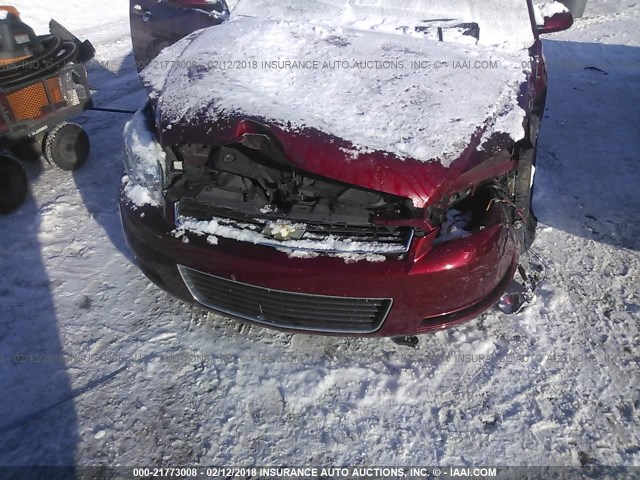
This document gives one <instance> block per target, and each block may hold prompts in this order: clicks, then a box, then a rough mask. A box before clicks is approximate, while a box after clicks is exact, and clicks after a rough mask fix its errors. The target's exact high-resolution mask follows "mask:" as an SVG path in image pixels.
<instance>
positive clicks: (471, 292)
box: [120, 0, 573, 337]
mask: <svg viewBox="0 0 640 480" xmlns="http://www.w3.org/2000/svg"><path fill="white" fill-rule="evenodd" d="M243 1H244V3H245V4H247V3H249V2H250V1H251V0H241V4H242V2H243ZM332 1H333V2H339V1H340V0H332ZM354 1H355V0H354ZM514 1H515V0H514ZM256 2H257V3H258V4H259V3H260V2H262V3H264V2H268V0H256ZM358 2H359V3H366V2H367V0H358ZM213 5H215V6H216V10H215V11H212V10H211V8H213V7H212V6H213ZM203 7H206V8H203ZM473 8H476V7H473ZM478 8H480V7H478ZM518 8H519V7H518ZM522 8H523V9H524V11H525V12H526V11H527V10H528V17H527V22H530V28H531V31H530V32H529V35H532V44H531V46H530V47H529V48H528V50H527V51H528V53H527V54H526V58H527V65H523V70H524V71H525V72H526V81H523V83H522V84H521V85H519V92H520V93H519V94H516V95H514V97H513V98H512V99H511V101H512V102H513V104H514V105H515V104H517V105H520V106H521V107H522V109H523V111H524V112H525V118H524V119H523V122H522V125H523V129H524V130H523V132H524V138H522V139H521V140H518V141H515V142H514V141H509V140H508V137H506V136H505V135H502V134H501V135H496V136H495V138H493V137H492V138H489V140H487V141H486V144H485V145H484V147H485V148H481V146H482V145H481V139H480V135H473V137H472V138H470V139H466V142H467V147H466V148H465V149H464V152H463V153H462V154H461V155H460V157H459V158H457V159H456V160H455V161H453V162H452V163H451V164H450V165H444V164H441V163H438V162H417V161H411V159H409V160H407V159H406V158H405V159H403V158H398V157H397V156H394V155H392V154H389V153H388V152H384V151H365V152H362V153H360V154H358V155H359V158H358V161H353V160H354V159H353V153H352V152H351V153H348V152H347V150H348V149H347V148H345V145H347V144H346V143H345V142H343V141H342V139H341V138H339V137H337V136H335V135H331V134H328V133H326V132H322V131H318V130H317V129H315V130H314V129H305V128H298V129H287V128H283V127H281V126H279V125H278V124H276V123H275V122H269V121H268V119H265V118H264V115H263V116H259V115H251V114H244V113H238V114H236V113H233V112H232V113H228V112H227V113H225V114H224V115H223V114H220V115H219V116H218V117H215V116H213V118H212V116H209V117H205V116H201V117H197V118H200V120H197V121H194V120H192V121H180V119H179V118H178V119H177V120H176V118H173V117H171V118H170V115H169V113H168V112H167V110H168V109H167V108H163V105H162V103H161V101H160V100H158V99H159V98H160V97H162V95H163V89H162V88H163V87H162V86H160V87H158V89H157V90H156V91H153V92H152V93H151V95H150V101H149V103H148V104H147V105H146V107H145V108H144V109H142V110H141V111H139V112H138V114H136V116H135V117H134V119H133V120H132V121H131V122H130V123H129V124H128V126H127V128H126V130H125V138H124V141H125V159H124V161H125V170H126V175H125V178H124V180H123V186H122V189H121V193H120V209H121V215H122V221H123V227H124V232H125V236H126V238H127V241H128V243H129V245H130V247H131V249H132V250H133V252H134V253H135V255H136V258H137V260H138V262H139V264H140V266H141V268H142V270H143V271H144V272H145V274H146V275H147V276H148V277H149V278H150V279H151V280H152V281H153V282H154V283H156V284H157V285H159V286H160V287H162V288H163V289H165V290H166V291H168V292H170V293H171V294H173V295H175V296H177V297H178V298H181V299H183V300H185V301H188V302H193V303H196V304H198V305H201V306H204V307H206V308H209V309H211V310H213V311H216V312H219V313H222V314H225V315H228V316H231V317H234V318H237V319H240V320H243V321H248V322H252V323H258V324H261V325H265V326H268V327H272V328H277V329H281V330H285V331H294V332H300V331H304V332H311V333H320V334H329V335H355V336H390V337H401V336H409V335H414V334H417V333H425V332H429V331H434V330H439V329H442V328H447V327H450V326H452V325H456V324H459V323H461V322H464V321H466V320H469V319H472V318H474V317H476V316H477V315H479V314H480V313H482V312H484V311H485V310H487V309H488V308H490V307H491V306H493V305H494V304H495V303H496V302H497V301H498V300H499V299H500V298H501V296H502V295H503V293H504V292H505V290H506V289H507V287H508V286H509V284H510V283H511V282H512V280H513V277H514V274H515V272H516V270H517V268H518V263H519V259H520V256H521V255H522V254H523V253H524V252H526V251H527V249H528V248H529V247H530V245H531V243H532V242H533V239H534V236H535V229H536V219H535V216H534V214H533V211H532V208H531V191H532V185H533V178H534V173H535V159H536V147H537V145H536V144H537V136H538V130H539V126H540V121H541V119H542V116H543V112H544V107H545V99H546V90H547V74H546V68H545V63H544V57H543V54H542V44H541V41H540V39H539V37H538V35H539V33H548V32H553V31H559V30H564V29H567V28H569V27H570V26H571V24H572V21H573V19H572V17H571V15H570V14H569V13H568V12H559V13H555V12H554V15H553V16H551V17H549V18H545V19H544V25H539V26H536V21H535V18H536V16H535V15H534V6H533V4H532V2H531V0H522ZM172 15H173V16H174V18H179V19H180V21H175V22H171V21H170V18H171V16H172ZM525 15H527V14H526V13H525ZM229 17H230V19H231V21H227V19H228V18H229ZM243 17H245V18H248V17H252V15H243ZM538 18H539V15H538ZM239 21H240V22H242V21H243V19H240V20H239ZM207 22H208V23H209V24H210V25H211V26H213V27H214V28H213V29H207V30H211V31H216V32H220V36H221V37H224V36H225V35H226V34H227V33H229V32H231V33H233V32H232V29H233V28H240V27H242V25H241V24H239V23H238V20H235V19H234V12H233V11H232V12H231V13H229V9H228V8H227V6H226V4H225V3H224V2H212V3H211V4H209V2H205V1H196V0H192V1H186V0H185V1H171V2H168V1H167V2H164V1H161V2H157V1H156V0H147V1H146V2H141V1H140V0H134V1H132V4H131V25H132V37H133V39H134V48H135V50H136V60H137V61H139V62H142V63H145V64H147V63H149V62H151V63H153V62H152V60H153V58H152V57H153V55H155V54H156V53H157V52H158V51H159V49H161V48H162V47H163V46H164V45H165V44H169V43H171V42H173V41H175V40H177V39H178V38H180V37H184V36H186V35H189V34H190V33H191V32H192V31H194V30H196V29H200V28H202V27H203V26H205V24H206V23H207ZM234 22H236V24H235V26H234V25H229V24H233V23H234ZM168 24H172V25H171V27H167V28H166V29H165V28H164V26H167V25H168ZM216 25H218V26H216ZM238 25H240V27H239V26H238ZM247 25H250V24H248V23H247ZM250 26H251V25H250ZM227 27H228V28H227ZM458 27H460V28H461V31H462V32H463V35H468V34H469V32H471V33H470V34H471V35H475V36H476V39H477V35H478V29H477V28H474V27H469V25H468V24H464V25H456V28H458ZM476 27H477V26H476ZM224 28H227V30H224V31H223V30H219V29H224ZM243 28H244V30H247V31H249V30H251V28H246V27H243ZM460 28H458V29H459V30H460ZM205 32H206V31H205ZM201 34H202V33H197V34H195V35H194V37H195V38H196V40H194V41H197V37H198V36H199V35H201ZM481 34H482V33H480V35H481ZM437 36H439V37H440V41H442V36H443V35H442V31H441V30H440V28H438V30H437ZM190 38H191V37H190ZM415 41H416V42H420V41H421V40H420V39H416V40H415ZM166 60H167V58H166V57H163V61H166ZM174 60H176V61H179V60H180V57H179V56H178V57H176V58H174ZM201 74H202V72H201V71H199V70H198V69H197V67H194V68H192V69H191V70H189V71H188V72H186V73H185V72H182V73H176V75H177V76H176V77H175V78H173V79H172V78H171V77H170V76H169V77H167V78H168V79H169V80H167V85H169V84H170V83H171V81H173V80H175V79H181V80H184V81H185V82H190V81H191V80H193V78H195V77H198V76H199V75H201ZM367 74H368V72H363V73H362V75H367ZM143 75H144V72H143ZM180 75H182V77H180ZM247 75H250V73H247ZM174 83H175V82H174ZM468 88H470V87H466V86H465V87H464V89H468ZM187 93H188V92H187ZM318 100H319V101H322V99H321V98H319V99H318ZM285 101H286V99H285ZM174 107H180V105H177V106H175V105H174ZM208 108H211V107H208ZM174 110H175V108H174ZM225 115H226V116H225ZM478 127H479V128H480V125H478ZM439 134H442V132H425V135H431V136H437V135H439ZM417 190H420V195H417V194H416V191H417ZM418 196H420V201H417V200H416V197H418ZM461 218H464V220H461ZM456 231H457V232H458V233H462V234H461V235H455V232H456ZM323 242H324V244H326V243H327V242H333V243H332V245H335V246H334V247H332V248H330V249H326V248H324V247H323ZM350 244H351V245H352V246H353V245H357V246H358V248H348V246H349V245H350ZM372 257H375V259H374V260H372Z"/></svg>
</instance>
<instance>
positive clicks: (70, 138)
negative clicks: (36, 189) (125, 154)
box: [0, 6, 95, 213]
mask: <svg viewBox="0 0 640 480" xmlns="http://www.w3.org/2000/svg"><path fill="white" fill-rule="evenodd" d="M49 29H50V34H49V35H41V36H37V35H36V34H35V33H34V31H33V30H32V29H31V28H30V27H28V26H27V25H26V24H25V23H23V22H22V20H21V19H20V13H19V12H18V10H17V9H16V8H14V7H9V6H0V213H10V212H12V211H13V210H15V209H17V208H18V207H19V206H20V205H21V204H22V203H23V202H24V200H25V198H26V196H27V192H28V182H27V176H26V174H25V171H24V169H23V168H22V165H21V164H20V163H19V162H18V159H19V158H21V157H23V156H25V155H24V152H25V151H27V148H29V149H32V151H34V152H35V153H36V154H38V156H39V155H42V156H44V158H45V159H46V160H47V161H49V162H50V163H53V164H55V165H57V166H58V167H60V168H62V169H64V170H75V169H77V168H79V167H81V166H82V165H83V164H84V162H85V161H86V159H87V157H88V156H89V149H90V144H89V137H88V136H87V133H86V132H85V131H84V130H83V129H82V127H80V126H79V125H76V124H74V123H68V122H67V120H68V119H70V118H73V117H76V116H78V115H79V114H80V113H82V112H83V111H84V110H86V109H88V108H90V107H91V106H92V100H91V91H90V89H89V83H88V79H87V70H86V68H85V66H84V63H85V62H87V61H89V60H91V59H92V58H93V57H94V55H95V49H94V48H93V46H92V45H91V43H90V42H89V41H84V42H82V41H80V40H78V39H77V38H76V37H75V36H73V35H72V34H71V33H70V32H69V31H67V30H66V29H65V28H64V27H62V25H60V24H59V23H57V22H56V21H55V20H51V23H50V24H49Z"/></svg>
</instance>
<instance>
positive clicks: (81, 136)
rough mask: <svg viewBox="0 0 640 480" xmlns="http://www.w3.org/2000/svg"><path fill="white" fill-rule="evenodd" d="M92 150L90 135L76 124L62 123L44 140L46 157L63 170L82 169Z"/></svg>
mask: <svg viewBox="0 0 640 480" xmlns="http://www.w3.org/2000/svg"><path fill="white" fill-rule="evenodd" d="M90 150H91V145H90V143H89V135H87V132H85V131H84V130H83V129H82V127H81V126H80V125H76V124H75V123H66V122H65V123H61V124H60V125H58V126H57V127H55V128H54V129H52V130H51V131H50V132H49V133H47V136H46V137H45V138H44V157H45V158H46V159H47V160H48V161H49V162H51V163H55V164H56V165H57V166H58V167H60V168H61V169H63V170H76V169H78V168H80V167H82V165H84V163H85V162H86V161H87V158H88V157H89V151H90Z"/></svg>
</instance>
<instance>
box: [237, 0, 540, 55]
mask: <svg viewBox="0 0 640 480" xmlns="http://www.w3.org/2000/svg"><path fill="white" fill-rule="evenodd" d="M233 15H236V16H238V15H239V16H251V17H258V18H268V19H277V20H292V21H298V20H304V21H314V22H322V23H327V22H329V23H332V24H336V23H339V24H343V25H345V26H346V27H349V28H355V29H363V30H374V31H383V32H387V33H398V32H399V33H405V34H411V35H416V36H427V37H430V38H434V39H438V40H440V41H461V42H464V43H474V42H475V43H478V44H480V45H502V46H511V47H516V48H527V47H529V46H531V44H532V43H533V41H534V35H533V29H532V24H531V19H530V15H529V8H528V4H527V0H483V1H482V2H479V1H477V0H239V2H238V4H237V6H236V8H235V9H234V11H233Z"/></svg>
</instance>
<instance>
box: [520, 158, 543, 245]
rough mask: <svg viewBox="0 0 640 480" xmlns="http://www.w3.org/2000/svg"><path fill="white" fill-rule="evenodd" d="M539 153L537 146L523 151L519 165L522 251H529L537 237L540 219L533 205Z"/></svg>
mask: <svg viewBox="0 0 640 480" xmlns="http://www.w3.org/2000/svg"><path fill="white" fill-rule="evenodd" d="M537 153H538V147H537V146H536V147H534V148H532V149H530V150H527V151H525V152H523V153H522V157H521V158H520V165H519V167H518V174H517V183H516V198H515V205H516V208H517V209H518V210H519V211H520V212H522V215H523V216H524V218H525V221H524V225H522V230H523V234H524V238H523V242H522V247H523V248H522V250H523V251H522V253H524V252H527V251H528V250H529V249H530V248H531V245H532V244H533V242H534V240H535V238H536V229H537V228H538V219H537V218H536V216H535V213H534V212H533V205H532V203H533V183H534V178H535V165H536V157H537ZM516 220H518V219H516Z"/></svg>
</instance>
